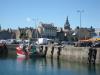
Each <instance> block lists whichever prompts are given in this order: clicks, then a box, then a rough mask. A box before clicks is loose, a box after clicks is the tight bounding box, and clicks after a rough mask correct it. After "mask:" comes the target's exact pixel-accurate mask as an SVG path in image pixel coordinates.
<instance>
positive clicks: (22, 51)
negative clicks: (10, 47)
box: [16, 44, 45, 58]
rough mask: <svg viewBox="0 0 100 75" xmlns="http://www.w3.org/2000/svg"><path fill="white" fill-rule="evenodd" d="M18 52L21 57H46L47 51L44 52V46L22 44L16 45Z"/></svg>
mask: <svg viewBox="0 0 100 75" xmlns="http://www.w3.org/2000/svg"><path fill="white" fill-rule="evenodd" d="M16 54H17V56H20V57H31V58H37V57H45V53H43V48H42V49H41V48H40V47H37V46H36V45H30V46H26V45H23V44H20V45H18V46H17V47H16Z"/></svg>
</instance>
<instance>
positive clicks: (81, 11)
mask: <svg viewBox="0 0 100 75" xmlns="http://www.w3.org/2000/svg"><path fill="white" fill-rule="evenodd" d="M77 12H78V13H79V14H80V28H81V26H82V21H81V20H82V19H81V18H82V13H83V12H84V10H77Z"/></svg>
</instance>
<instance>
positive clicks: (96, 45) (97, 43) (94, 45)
mask: <svg viewBox="0 0 100 75" xmlns="http://www.w3.org/2000/svg"><path fill="white" fill-rule="evenodd" d="M91 46H92V47H97V48H98V47H100V42H96V43H93V44H92V45H91Z"/></svg>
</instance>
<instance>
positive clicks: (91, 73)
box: [0, 57, 100, 75]
mask: <svg viewBox="0 0 100 75" xmlns="http://www.w3.org/2000/svg"><path fill="white" fill-rule="evenodd" d="M0 74H2V75H7V74H8V75H99V74H100V65H94V66H93V65H88V64H82V63H75V62H67V61H64V60H60V59H50V58H32V59H30V58H26V57H17V58H11V57H9V58H6V59H1V58H0Z"/></svg>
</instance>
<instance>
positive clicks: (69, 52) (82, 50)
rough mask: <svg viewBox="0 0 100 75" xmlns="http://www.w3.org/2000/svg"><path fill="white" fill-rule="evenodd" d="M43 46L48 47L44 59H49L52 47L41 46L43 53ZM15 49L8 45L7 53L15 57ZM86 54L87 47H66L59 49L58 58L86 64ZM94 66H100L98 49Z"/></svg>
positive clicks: (56, 48)
mask: <svg viewBox="0 0 100 75" xmlns="http://www.w3.org/2000/svg"><path fill="white" fill-rule="evenodd" d="M45 46H47V47H48V50H47V54H46V57H51V51H52V45H43V51H45ZM15 47H16V45H9V46H8V53H9V54H11V53H14V54H13V55H16V49H15ZM58 47H59V46H54V53H53V56H52V58H57V55H58V54H57V52H58ZM88 53H89V47H74V46H70V45H66V46H64V47H62V48H61V52H60V56H59V58H60V59H64V60H66V61H71V62H80V63H87V62H88ZM96 64H100V48H97V56H96Z"/></svg>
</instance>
